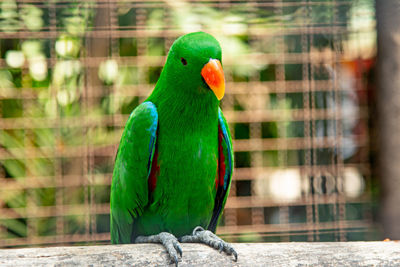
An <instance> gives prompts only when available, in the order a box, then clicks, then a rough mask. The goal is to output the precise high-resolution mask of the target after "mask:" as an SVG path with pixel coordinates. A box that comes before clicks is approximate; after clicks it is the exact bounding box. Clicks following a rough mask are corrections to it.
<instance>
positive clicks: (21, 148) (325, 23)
mask: <svg viewBox="0 0 400 267" xmlns="http://www.w3.org/2000/svg"><path fill="white" fill-rule="evenodd" d="M396 16H397V15H396ZM199 30H203V31H206V32H208V33H211V34H213V35H214V36H215V37H216V38H217V40H219V42H220V43H221V46H222V49H223V58H222V61H223V65H224V71H225V78H226V82H227V92H226V95H225V97H224V99H223V101H222V102H221V107H222V110H223V112H224V114H225V116H226V118H227V120H228V122H229V124H230V129H231V132H232V136H233V137H234V150H235V167H236V170H235V172H234V177H233V182H232V188H231V192H230V196H229V199H228V202H227V204H226V208H225V212H224V216H223V219H222V220H221V222H220V226H219V228H218V230H217V233H218V234H220V235H221V236H222V237H223V238H225V239H226V240H229V241H233V242H270V241H273V242H279V241H353V240H381V239H383V238H384V237H385V236H384V234H383V233H384V227H383V224H382V220H381V216H380V212H379V211H380V207H381V183H380V177H381V176H380V173H379V169H378V168H377V163H376V162H377V161H378V159H377V154H376V153H375V147H376V144H375V143H376V142H375V140H376V136H377V133H376V131H377V127H375V122H374V121H375V120H374V119H375V117H376V116H375V109H376V104H375V103H376V97H375V95H376V93H375V91H376V82H375V81H376V79H374V76H375V71H374V69H375V66H376V53H377V31H376V19H375V3H374V1H373V0H355V1H347V0H319V1H316V0H302V1H294V0H292V1H288V0H275V1H259V0H254V1H240V0H219V1H218V0H215V1H214V0H207V1H205V0H190V1H185V0H181V1H179V0H178V1H129V0H99V1H90V0H89V1H72V0H63V1H57V0H52V1H37V0H2V1H1V3H0V247H16V246H38V245H40V246H45V245H61V244H93V243H108V242H109V240H110V236H109V230H110V224H109V196H110V183H111V175H112V170H113V163H114V158H115V155H116V150H117V146H118V143H119V140H120V137H121V134H122V130H123V127H124V125H125V122H126V121H127V118H128V116H129V114H130V112H131V111H132V110H133V109H134V108H135V107H136V106H137V105H138V104H139V103H141V102H143V101H144V100H145V99H146V97H147V96H148V95H149V94H150V92H151V91H152V89H153V87H154V85H155V83H156V81H157V79H158V76H159V74H160V72H161V69H162V66H163V64H164V62H165V56H166V54H167V53H168V49H169V47H170V46H171V44H172V43H173V41H174V40H175V39H176V38H177V37H178V36H180V35H182V34H184V33H188V32H193V31H199ZM392 208H396V207H392Z"/></svg>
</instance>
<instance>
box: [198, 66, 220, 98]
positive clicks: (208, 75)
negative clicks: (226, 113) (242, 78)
mask: <svg viewBox="0 0 400 267" xmlns="http://www.w3.org/2000/svg"><path fill="white" fill-rule="evenodd" d="M201 76H203V78H204V80H205V81H206V83H207V84H208V86H209V87H210V88H211V90H212V91H213V92H214V94H215V96H216V97H217V98H218V100H221V99H222V98H223V97H224V94H225V77H224V71H223V70H222V66H221V62H220V61H219V60H218V59H212V58H211V59H210V61H208V63H207V64H206V65H204V67H203V69H202V70H201Z"/></svg>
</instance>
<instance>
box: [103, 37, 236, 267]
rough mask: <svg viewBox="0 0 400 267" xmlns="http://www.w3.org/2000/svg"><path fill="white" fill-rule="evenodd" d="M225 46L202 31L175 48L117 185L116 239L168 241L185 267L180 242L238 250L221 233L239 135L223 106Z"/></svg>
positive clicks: (122, 155)
mask: <svg viewBox="0 0 400 267" xmlns="http://www.w3.org/2000/svg"><path fill="white" fill-rule="evenodd" d="M224 93H225V78H224V73H223V70H222V66H221V47H220V45H219V43H218V41H217V40H216V39H215V38H214V37H213V36H211V35H210V34H207V33H204V32H195V33H190V34H186V35H183V36H181V37H179V38H178V39H177V40H176V41H175V42H174V43H173V45H172V46H171V48H170V51H169V53H168V56H167V60H166V63H165V66H164V68H163V70H162V72H161V75H160V77H159V80H158V81H157V84H156V86H155V88H154V90H153V92H152V93H151V95H150V96H149V97H148V98H147V99H146V101H145V102H143V103H142V104H140V105H139V106H138V107H136V108H135V109H134V110H133V112H132V113H131V115H130V117H129V119H128V122H127V123H126V126H125V129H124V132H123V134H122V137H121V142H120V145H119V148H118V152H117V156H116V160H115V167H114V172H113V177H112V185H111V201H110V202H111V204H110V206H111V215H110V217H111V218H110V221H111V241H112V243H113V244H122V243H148V242H151V243H161V244H163V245H164V247H165V248H166V249H167V251H168V253H169V256H170V257H171V259H172V260H173V261H174V262H175V264H176V265H177V264H178V260H179V259H178V254H179V255H180V257H182V249H181V246H180V245H179V242H200V243H205V244H208V245H209V246H212V247H214V248H216V249H219V250H220V251H225V252H226V253H227V254H228V255H232V254H233V255H234V259H235V260H237V253H236V251H235V250H234V249H233V247H232V246H231V245H230V244H228V243H226V242H224V241H223V240H222V239H220V238H219V237H217V236H216V235H215V234H214V233H213V232H215V230H216V227H217V223H218V220H219V218H220V216H221V212H222V210H223V208H224V206H225V202H226V199H227V197H228V193H229V189H230V185H231V180H232V171H233V150H232V139H231V136H230V132H229V128H228V124H227V122H226V120H225V118H224V116H223V114H222V111H221V109H220V108H219V102H220V100H221V99H222V97H223V96H224Z"/></svg>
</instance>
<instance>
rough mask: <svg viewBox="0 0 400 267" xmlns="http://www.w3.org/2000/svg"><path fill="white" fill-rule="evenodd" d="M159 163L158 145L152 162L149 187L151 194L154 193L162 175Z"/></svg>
mask: <svg viewBox="0 0 400 267" xmlns="http://www.w3.org/2000/svg"><path fill="white" fill-rule="evenodd" d="M157 161H158V146H157V144H156V148H155V151H154V156H153V161H152V162H151V171H150V176H149V179H148V187H149V192H150V193H152V192H153V191H154V189H156V185H157V177H158V175H159V173H160V166H158V164H157Z"/></svg>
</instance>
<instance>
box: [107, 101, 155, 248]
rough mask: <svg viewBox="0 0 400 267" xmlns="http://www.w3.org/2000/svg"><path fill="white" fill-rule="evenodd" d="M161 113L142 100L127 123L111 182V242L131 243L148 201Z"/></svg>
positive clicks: (152, 105) (151, 104)
mask: <svg viewBox="0 0 400 267" xmlns="http://www.w3.org/2000/svg"><path fill="white" fill-rule="evenodd" d="M157 124H158V113H157V108H156V106H155V105H154V104H153V103H151V102H143V103H142V104H141V105H139V106H138V107H137V108H136V109H135V110H134V111H133V112H132V114H131V115H130V117H129V119H128V122H127V123H126V126H125V129H124V132H123V134H122V137H121V142H120V145H119V148H118V152H117V157H116V159H115V166H114V172H113V178H112V185H111V214H110V217H111V218H110V221H111V222H110V223H111V242H112V243H113V244H120V243H131V236H132V224H133V221H134V219H135V218H136V217H138V216H140V215H141V214H142V213H143V208H144V207H145V206H146V205H147V203H148V194H149V192H148V191H149V189H148V178H149V175H150V170H151V164H152V160H153V156H154V150H155V143H156V137H157V136H156V132H157Z"/></svg>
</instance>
